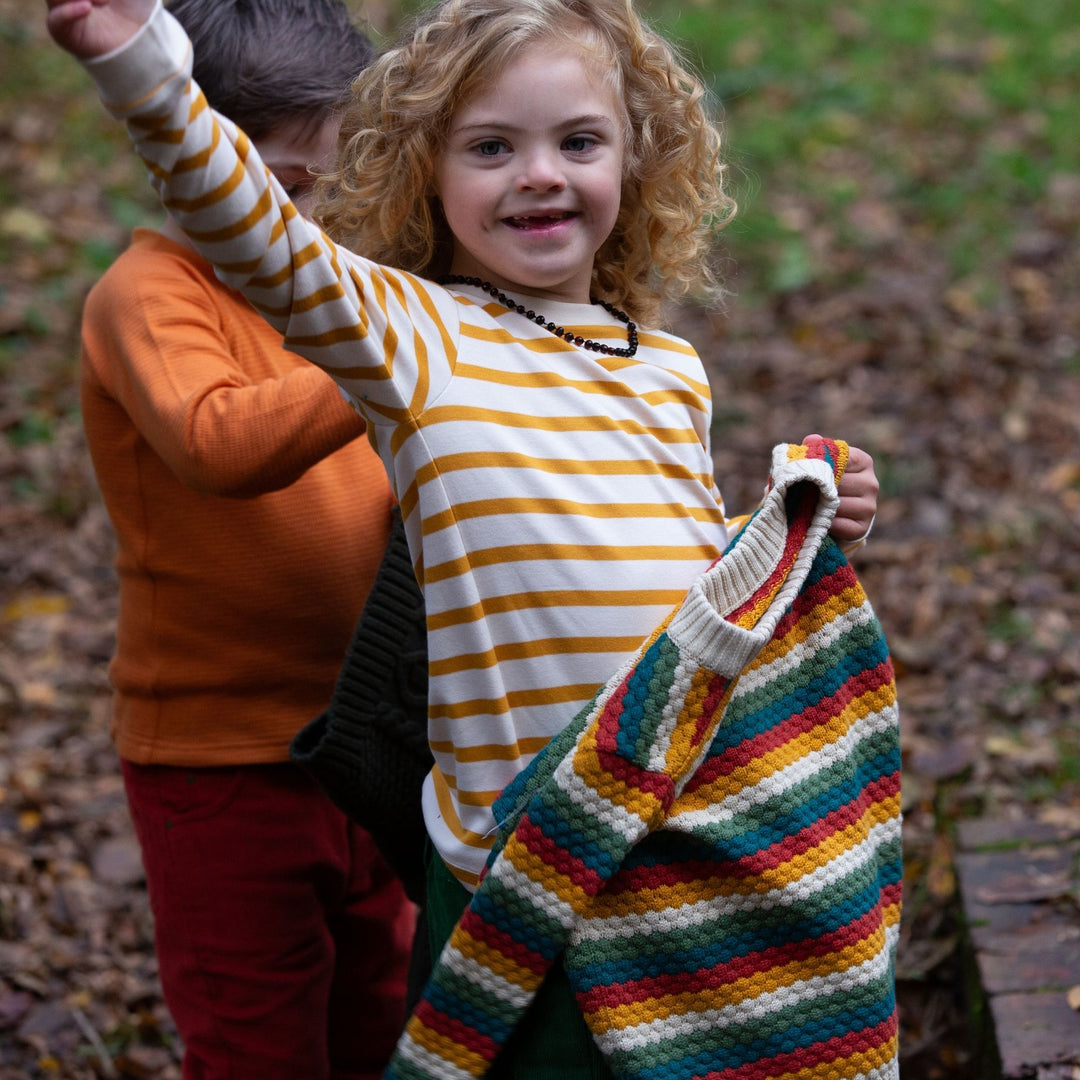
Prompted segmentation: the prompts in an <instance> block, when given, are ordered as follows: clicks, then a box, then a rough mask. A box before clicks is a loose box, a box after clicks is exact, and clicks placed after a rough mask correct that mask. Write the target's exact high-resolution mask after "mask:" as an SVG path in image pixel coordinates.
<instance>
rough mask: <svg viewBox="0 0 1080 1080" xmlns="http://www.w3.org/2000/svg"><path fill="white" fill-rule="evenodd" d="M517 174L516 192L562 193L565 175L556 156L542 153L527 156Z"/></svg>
mask: <svg viewBox="0 0 1080 1080" xmlns="http://www.w3.org/2000/svg"><path fill="white" fill-rule="evenodd" d="M521 165H522V168H521V171H520V173H519V174H518V179H517V188H518V191H562V189H563V188H564V187H566V174H565V173H564V171H563V168H562V162H561V160H560V159H559V156H558V155H557V154H550V153H547V152H544V151H538V152H536V153H532V154H528V155H526V156H525V158H524V160H523V161H522V163H521Z"/></svg>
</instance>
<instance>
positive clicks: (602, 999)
mask: <svg viewBox="0 0 1080 1080" xmlns="http://www.w3.org/2000/svg"><path fill="white" fill-rule="evenodd" d="M883 922H884V917H883V913H882V905H881V903H880V902H879V903H877V904H875V905H874V907H872V908H871V909H870V910H869V911H868V912H866V914H865V915H863V916H862V917H861V918H859V919H856V920H855V921H854V922H851V923H848V924H846V925H845V926H841V927H838V928H837V929H836V930H834V931H832V932H831V933H828V934H821V935H819V936H818V937H810V938H804V939H803V940H802V941H793V942H789V943H787V944H785V945H774V946H772V947H770V948H768V949H761V950H759V951H757V952H751V953H747V954H746V955H744V956H737V957H735V958H734V959H732V960H729V961H727V962H726V963H722V964H716V965H715V966H713V967H710V968H698V969H697V970H695V971H682V972H671V973H668V974H665V975H650V976H648V977H647V978H644V979H633V980H628V981H626V982H618V983H609V984H608V985H606V986H594V987H593V988H592V989H591V990H586V991H583V992H582V993H579V994H578V995H577V1000H578V1004H579V1005H580V1006H581V1009H582V1011H583V1012H586V1013H593V1012H598V1011H599V1010H600V1009H613V1008H617V1007H619V1006H620V1005H635V1004H638V1003H640V1002H643V1001H651V1000H653V999H656V998H661V997H666V996H668V995H676V994H695V995H698V994H702V995H703V994H708V993H710V992H715V991H717V990H722V989H723V988H724V987H725V986H730V985H731V984H733V983H735V982H738V981H739V980H740V979H747V978H751V977H753V976H755V975H761V974H763V973H764V972H766V971H770V970H772V969H774V968H780V967H784V966H786V965H788V964H797V963H803V962H805V961H806V960H807V959H809V958H810V957H812V956H817V957H822V956H828V955H830V954H831V953H837V952H840V950H842V949H846V948H848V947H850V946H852V945H856V944H858V943H859V942H860V941H865V940H867V939H868V938H869V937H871V936H872V935H873V934H874V933H876V932H877V930H878V929H879V928H880V927H881V926H882V925H883ZM726 1004H735V1002H717V1003H716V1004H715V1005H714V1004H711V1003H709V1002H708V1000H707V999H702V1000H701V1001H699V1002H695V1009H706V1008H718V1007H720V1006H722V1005H726Z"/></svg>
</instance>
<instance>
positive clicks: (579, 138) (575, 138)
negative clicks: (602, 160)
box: [563, 135, 596, 154]
mask: <svg viewBox="0 0 1080 1080" xmlns="http://www.w3.org/2000/svg"><path fill="white" fill-rule="evenodd" d="M595 145H596V140H595V139H594V138H593V137H592V136H591V135H571V136H569V137H568V138H567V139H566V140H564V142H563V148H564V149H565V150H567V151H568V152H569V153H571V154H582V153H584V152H585V151H586V150H591V149H592V148H593V147H594V146H595Z"/></svg>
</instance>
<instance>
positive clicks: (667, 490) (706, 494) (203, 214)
mask: <svg viewBox="0 0 1080 1080" xmlns="http://www.w3.org/2000/svg"><path fill="white" fill-rule="evenodd" d="M190 54H191V46H190V43H189V42H188V40H187V38H186V36H185V34H184V32H183V30H182V29H181V28H180V26H179V24H178V23H176V21H175V20H174V19H173V18H172V17H171V16H170V15H169V14H168V13H167V12H166V11H164V9H162V8H161V7H160V5H159V7H158V9H157V11H156V12H155V13H154V15H153V16H152V17H151V19H150V20H149V22H148V23H147V24H146V25H145V26H144V27H143V28H142V30H141V31H140V32H139V34H137V35H136V37H135V38H133V39H132V41H130V42H129V43H128V44H127V45H125V46H124V47H123V48H122V49H120V50H118V51H117V52H115V53H112V54H110V55H109V56H106V57H102V58H99V59H97V60H95V61H92V62H89V63H88V64H87V68H88V70H89V71H90V73H91V75H92V76H93V78H94V79H95V81H96V82H97V85H98V88H99V91H100V93H101V95H102V98H103V100H104V101H105V103H106V105H107V106H108V108H109V109H110V111H111V112H113V114H114V115H116V116H118V117H120V118H122V119H124V120H125V122H126V123H127V125H128V130H129V133H130V134H131V136H132V139H133V141H134V142H135V144H136V148H137V150H138V152H139V154H140V155H141V157H142V159H143V161H144V163H145V164H146V166H147V168H148V170H149V172H150V174H151V180H152V183H153V184H154V186H155V187H156V188H157V190H158V193H159V195H160V196H161V198H162V201H163V203H164V205H165V206H166V207H167V208H168V210H169V211H170V213H171V214H172V215H173V216H174V218H176V220H177V221H178V222H179V223H180V225H181V227H182V228H183V229H184V231H185V232H186V233H187V235H188V236H189V237H190V238H191V239H192V241H193V242H194V243H195V245H196V246H197V247H198V249H199V250H200V252H201V253H202V254H203V255H204V256H205V257H206V258H207V259H209V260H210V261H211V262H212V263H213V264H214V265H215V267H216V268H217V272H218V275H219V276H220V277H221V278H222V279H223V280H224V281H225V282H226V283H227V284H228V285H230V286H232V287H234V288H237V289H239V290H241V291H242V292H243V293H244V295H246V296H247V298H248V299H249V300H250V301H251V303H252V304H253V305H254V306H255V307H256V308H257V309H258V310H259V311H260V312H261V313H262V314H263V315H264V316H265V317H266V318H267V319H268V320H269V321H270V322H271V323H272V324H273V325H274V326H275V327H276V328H277V329H278V330H279V331H280V332H281V333H282V334H283V335H284V337H285V341H286V344H287V346H288V347H289V348H290V349H292V350H294V351H295V352H297V353H299V354H300V355H302V356H304V357H306V358H307V359H308V360H310V361H312V362H313V363H315V364H317V365H318V366H319V367H321V368H322V369H323V370H325V371H326V372H327V373H328V374H329V375H331V376H332V377H333V378H334V379H335V380H336V381H337V383H338V385H339V386H340V388H341V390H342V392H343V394H344V395H345V396H346V398H347V399H348V400H350V401H351V402H352V403H353V404H354V405H355V406H356V408H357V409H359V410H360V412H361V413H362V414H363V415H364V416H365V418H366V419H367V421H368V432H369V437H370V438H371V440H372V443H373V445H374V447H375V449H376V451H377V452H378V454H379V456H380V458H381V459H382V461H383V463H384V465H385V467H386V469H387V472H388V475H389V477H390V480H391V484H392V486H393V488H394V490H395V493H396V494H397V497H398V499H399V500H400V502H401V506H402V510H403V513H404V516H405V522H406V530H407V533H408V537H409V547H410V551H411V553H412V557H413V560H414V565H415V568H416V573H417V578H418V580H419V582H420V584H421V587H422V589H423V592H424V597H425V602H426V606H427V613H428V615H427V617H428V638H429V641H428V652H429V663H430V678H429V738H430V742H431V748H432V751H433V754H434V757H435V762H436V764H435V768H434V769H433V771H432V773H431V775H430V776H429V778H428V780H427V782H426V785H425V789H424V817H425V822H426V824H427V827H428V831H429V833H430V835H431V838H432V841H433V843H434V845H435V847H436V849H437V850H438V852H439V853H440V855H441V856H442V858H443V859H444V860H445V862H446V863H447V865H448V866H449V867H450V868H451V869H452V870H453V871H454V872H455V874H456V875H457V876H458V877H459V878H460V879H461V880H462V881H463V882H464V883H465V884H466V885H467V886H471V885H473V884H475V882H476V881H477V879H478V876H479V874H480V871H481V870H482V868H483V866H484V862H485V858H486V855H487V852H488V850H489V849H490V848H491V846H492V843H493V839H494V836H493V833H494V819H493V817H492V812H491V806H492V803H493V802H494V800H495V799H496V797H497V796H498V794H499V793H500V792H501V791H502V790H503V788H505V787H506V785H507V784H508V783H510V782H511V781H512V780H513V778H514V777H515V776H516V775H517V774H518V773H519V772H520V771H521V770H522V769H523V768H524V767H525V766H526V765H527V764H528V763H529V761H530V760H531V759H532V758H533V757H534V756H535V755H536V754H537V753H538V752H539V751H540V750H541V749H542V748H543V747H544V746H545V745H546V744H547V742H548V741H549V740H550V739H551V737H552V736H553V735H555V734H556V733H557V732H558V731H559V730H560V729H561V728H562V727H563V726H565V725H566V724H567V723H568V722H569V720H570V719H571V718H572V717H573V716H574V715H575V714H576V713H577V712H578V710H579V709H580V708H581V707H582V706H583V705H584V704H585V703H586V702H587V701H588V700H589V699H590V698H591V697H592V695H593V694H594V693H595V691H596V690H597V689H598V687H600V686H601V685H602V684H603V683H604V682H605V681H606V680H607V678H608V677H609V676H610V675H611V674H612V672H614V671H615V670H616V669H617V668H618V667H619V666H620V665H621V664H622V663H623V661H624V660H625V659H626V658H627V657H628V656H629V655H631V654H632V653H633V652H634V651H635V650H636V649H637V647H638V646H639V645H640V643H641V642H642V640H643V639H645V638H646V637H647V636H648V635H649V634H650V632H651V631H652V630H653V629H654V627H655V626H656V624H657V623H658V622H660V621H661V620H662V619H663V618H664V616H665V615H666V614H667V613H668V612H669V611H670V610H671V608H672V607H673V606H674V605H675V604H677V603H678V602H679V601H680V600H681V598H682V597H683V596H684V595H685V592H686V590H687V588H688V587H689V585H690V583H691V582H692V581H693V580H694V578H695V577H696V576H697V575H698V574H699V573H700V572H701V571H702V570H703V569H704V568H705V567H706V566H708V565H709V564H710V563H711V562H712V561H713V560H714V559H715V558H716V557H717V555H718V554H719V553H720V551H722V550H723V548H724V546H725V544H726V542H727V536H728V528H727V524H726V522H725V515H724V508H723V504H722V501H721V498H720V494H719V491H718V490H717V487H716V484H715V481H714V479H713V466H712V459H711V455H710V450H709V426H710V418H711V401H710V394H709V387H708V382H707V378H706V375H705V372H704V368H703V366H702V364H701V361H700V359H699V357H698V356H697V354H696V353H695V352H694V350H693V348H692V347H691V346H689V345H688V344H687V343H686V342H685V341H682V340H681V339H679V338H677V337H675V336H672V335H670V334H667V333H663V332H659V331H651V330H641V331H639V339H640V344H639V347H638V351H637V353H636V355H635V356H634V357H633V358H631V359H625V358H618V357H613V356H604V355H601V354H599V353H595V352H590V351H586V350H584V349H581V348H578V347H576V346H574V345H573V344H571V343H569V342H567V341H564V340H562V339H560V338H557V337H555V336H554V335H552V334H550V333H548V332H547V331H546V330H545V329H543V328H542V327H540V326H537V325H536V324H535V323H533V322H531V321H529V320H528V319H526V318H525V317H524V316H522V315H519V314H517V313H515V312H513V311H508V310H507V309H506V308H505V307H503V306H502V305H500V304H498V303H496V302H494V301H492V300H490V299H489V298H488V297H486V296H485V294H484V293H482V292H481V291H480V290H479V289H474V288H470V287H466V286H462V287H455V288H454V289H447V288H444V287H441V286H439V285H436V284H435V283H433V282H431V281H428V280H425V279H423V278H420V277H417V276H415V275H412V274H408V273H404V272H402V271H398V270H394V269H391V268H389V267H386V266H381V265H378V264H375V263H373V262H371V261H369V260H365V259H364V258H362V257H361V256H359V255H357V254H354V253H352V252H350V251H348V250H346V249H344V248H342V247H340V246H338V245H336V244H334V243H333V242H332V241H331V240H330V239H329V238H328V237H327V236H326V235H325V234H324V233H322V232H321V230H319V229H318V227H317V226H315V225H314V224H312V223H311V222H310V221H308V220H306V219H305V218H303V217H302V216H301V215H300V214H299V213H298V212H297V211H296V209H295V208H294V207H293V206H292V204H291V203H290V202H289V201H288V199H287V197H286V196H285V194H284V192H283V191H282V189H281V188H280V186H279V185H278V184H277V182H276V181H275V180H273V178H272V177H271V176H270V174H269V173H268V171H267V170H266V168H265V167H264V165H263V164H262V162H261V161H260V160H259V158H258V155H257V153H256V152H255V150H254V148H253V147H252V146H251V144H250V142H249V141H248V139H247V138H246V137H245V136H244V134H243V133H242V132H240V131H239V130H238V129H236V128H235V127H234V126H233V125H232V124H231V123H230V122H229V121H227V120H226V119H224V118H222V117H220V116H217V115H215V114H214V113H213V111H212V110H211V109H210V108H209V106H208V105H207V104H206V101H205V99H204V98H203V96H202V94H201V92H200V91H199V89H198V87H197V85H196V84H195V83H194V82H192V80H191V78H190V67H191V56H190ZM544 314H545V315H547V316H548V317H549V318H550V319H552V320H554V321H556V322H558V323H560V324H561V325H563V326H565V327H566V328H567V329H570V330H573V331H574V332H575V333H576V334H580V335H581V336H582V337H583V338H591V339H594V340H597V341H602V342H606V343H608V344H610V345H612V346H615V347H619V346H621V345H625V342H626V328H625V326H624V325H623V324H622V323H620V322H619V321H617V320H616V319H614V318H613V317H612V316H610V315H609V314H608V313H607V312H606V311H604V310H603V309H602V308H600V307H599V306H595V305H589V304H567V303H554V302H548V301H545V304H544ZM311 543H312V545H313V546H315V547H317V545H318V543H319V523H318V521H317V520H312V522H311ZM252 557H253V558H257V557H258V553H257V552H252Z"/></svg>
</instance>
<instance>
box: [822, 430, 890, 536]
mask: <svg viewBox="0 0 1080 1080" xmlns="http://www.w3.org/2000/svg"><path fill="white" fill-rule="evenodd" d="M813 437H814V436H810V438H813ZM804 441H805V440H804ZM878 487H879V484H878V478H877V475H876V474H875V473H874V459H873V458H872V457H871V456H870V455H869V454H868V453H867V452H866V451H865V450H860V449H859V448H858V447H857V446H848V461H847V467H846V468H845V469H844V475H843V476H841V477H840V483H839V484H837V485H836V492H837V494H838V495H839V496H840V506H839V508H838V509H837V511H836V517H834V518H833V523H832V528H831V529H829V535H830V536H831V537H832V538H833V539H834V540H835V541H837V543H840V544H852V543H854V542H855V541H857V540H862V539H864V538H865V537H866V534H867V533H868V532H869V531H870V526H871V525H872V524H873V523H874V515H875V514H876V513H877V497H878Z"/></svg>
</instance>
